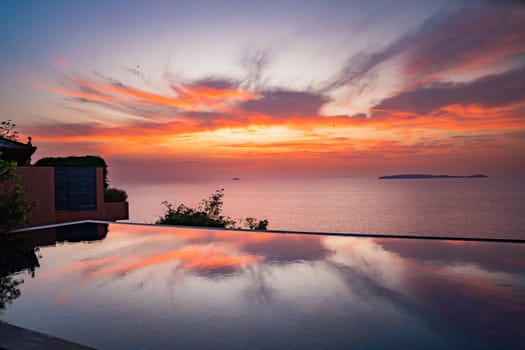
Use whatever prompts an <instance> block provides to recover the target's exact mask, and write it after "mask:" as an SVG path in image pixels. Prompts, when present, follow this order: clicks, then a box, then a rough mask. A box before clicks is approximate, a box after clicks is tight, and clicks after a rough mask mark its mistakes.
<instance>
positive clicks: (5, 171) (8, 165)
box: [0, 159, 35, 232]
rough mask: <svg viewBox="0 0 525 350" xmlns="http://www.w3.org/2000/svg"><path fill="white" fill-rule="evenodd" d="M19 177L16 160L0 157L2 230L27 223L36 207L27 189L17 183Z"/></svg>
mask: <svg viewBox="0 0 525 350" xmlns="http://www.w3.org/2000/svg"><path fill="white" fill-rule="evenodd" d="M18 178H19V176H18V175H17V173H16V162H8V161H5V160H2V159H0V185H1V187H0V232H2V231H8V230H11V229H13V228H16V227H19V226H22V225H23V224H25V223H27V222H28V221H29V219H30V217H31V212H32V210H33V208H34V207H35V203H34V202H33V201H32V200H30V199H29V197H28V196H27V191H26V190H24V189H23V188H22V186H20V185H18V184H16V183H15V181H16V180H17V179H18Z"/></svg>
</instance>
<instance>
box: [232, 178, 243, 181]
mask: <svg viewBox="0 0 525 350" xmlns="http://www.w3.org/2000/svg"><path fill="white" fill-rule="evenodd" d="M240 179H241V178H240V177H234V178H232V180H233V181H239V180H240Z"/></svg>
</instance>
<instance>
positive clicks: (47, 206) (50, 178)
mask: <svg viewBox="0 0 525 350" xmlns="http://www.w3.org/2000/svg"><path fill="white" fill-rule="evenodd" d="M17 172H18V174H19V175H20V180H19V181H18V183H20V185H21V186H22V187H23V188H25V189H26V190H27V192H28V195H29V197H30V198H31V199H33V200H34V201H35V202H36V207H35V209H34V210H33V213H32V216H31V222H30V224H29V225H28V226H40V225H49V224H56V223H63V222H71V221H80V220H107V221H116V220H126V219H128V217H129V214H128V213H129V209H128V203H127V202H123V203H105V202H104V179H103V173H102V168H97V169H96V172H97V175H96V176H97V189H96V191H97V209H96V210H92V211H56V210H55V168H53V167H35V166H24V167H18V168H17Z"/></svg>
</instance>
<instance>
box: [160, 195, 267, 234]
mask: <svg viewBox="0 0 525 350" xmlns="http://www.w3.org/2000/svg"><path fill="white" fill-rule="evenodd" d="M223 198H224V189H220V190H216V191H215V192H214V193H212V194H211V195H210V197H209V198H208V199H203V200H202V201H201V203H200V205H199V206H198V207H197V208H190V207H188V206H186V205H184V204H180V205H179V206H178V207H176V208H175V206H174V205H173V204H171V203H169V202H167V201H164V202H162V205H164V207H165V208H164V216H162V217H160V218H159V219H158V220H157V221H156V222H155V223H156V224H164V225H185V226H207V227H224V228H236V227H237V222H236V221H235V220H232V219H231V218H230V217H228V216H223V215H221V213H222V206H223V200H222V199H223ZM244 223H245V224H246V226H247V227H248V228H249V229H250V230H266V229H267V226H268V220H261V221H259V222H257V219H255V218H251V217H250V218H246V219H245V220H244Z"/></svg>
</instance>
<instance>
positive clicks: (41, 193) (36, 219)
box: [17, 166, 56, 226]
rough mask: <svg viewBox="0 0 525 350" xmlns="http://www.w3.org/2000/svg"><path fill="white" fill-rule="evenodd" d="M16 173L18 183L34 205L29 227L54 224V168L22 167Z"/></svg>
mask: <svg viewBox="0 0 525 350" xmlns="http://www.w3.org/2000/svg"><path fill="white" fill-rule="evenodd" d="M17 173H18V174H19V175H20V180H19V181H18V183H19V184H20V185H21V186H22V187H23V188H25V189H26V190H27V192H28V194H29V198H31V199H32V200H34V201H35V203H36V207H35V208H34V209H33V213H32V215H31V225H30V226H39V225H49V224H54V223H56V216H55V168H52V167H33V166H22V167H18V168H17Z"/></svg>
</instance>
